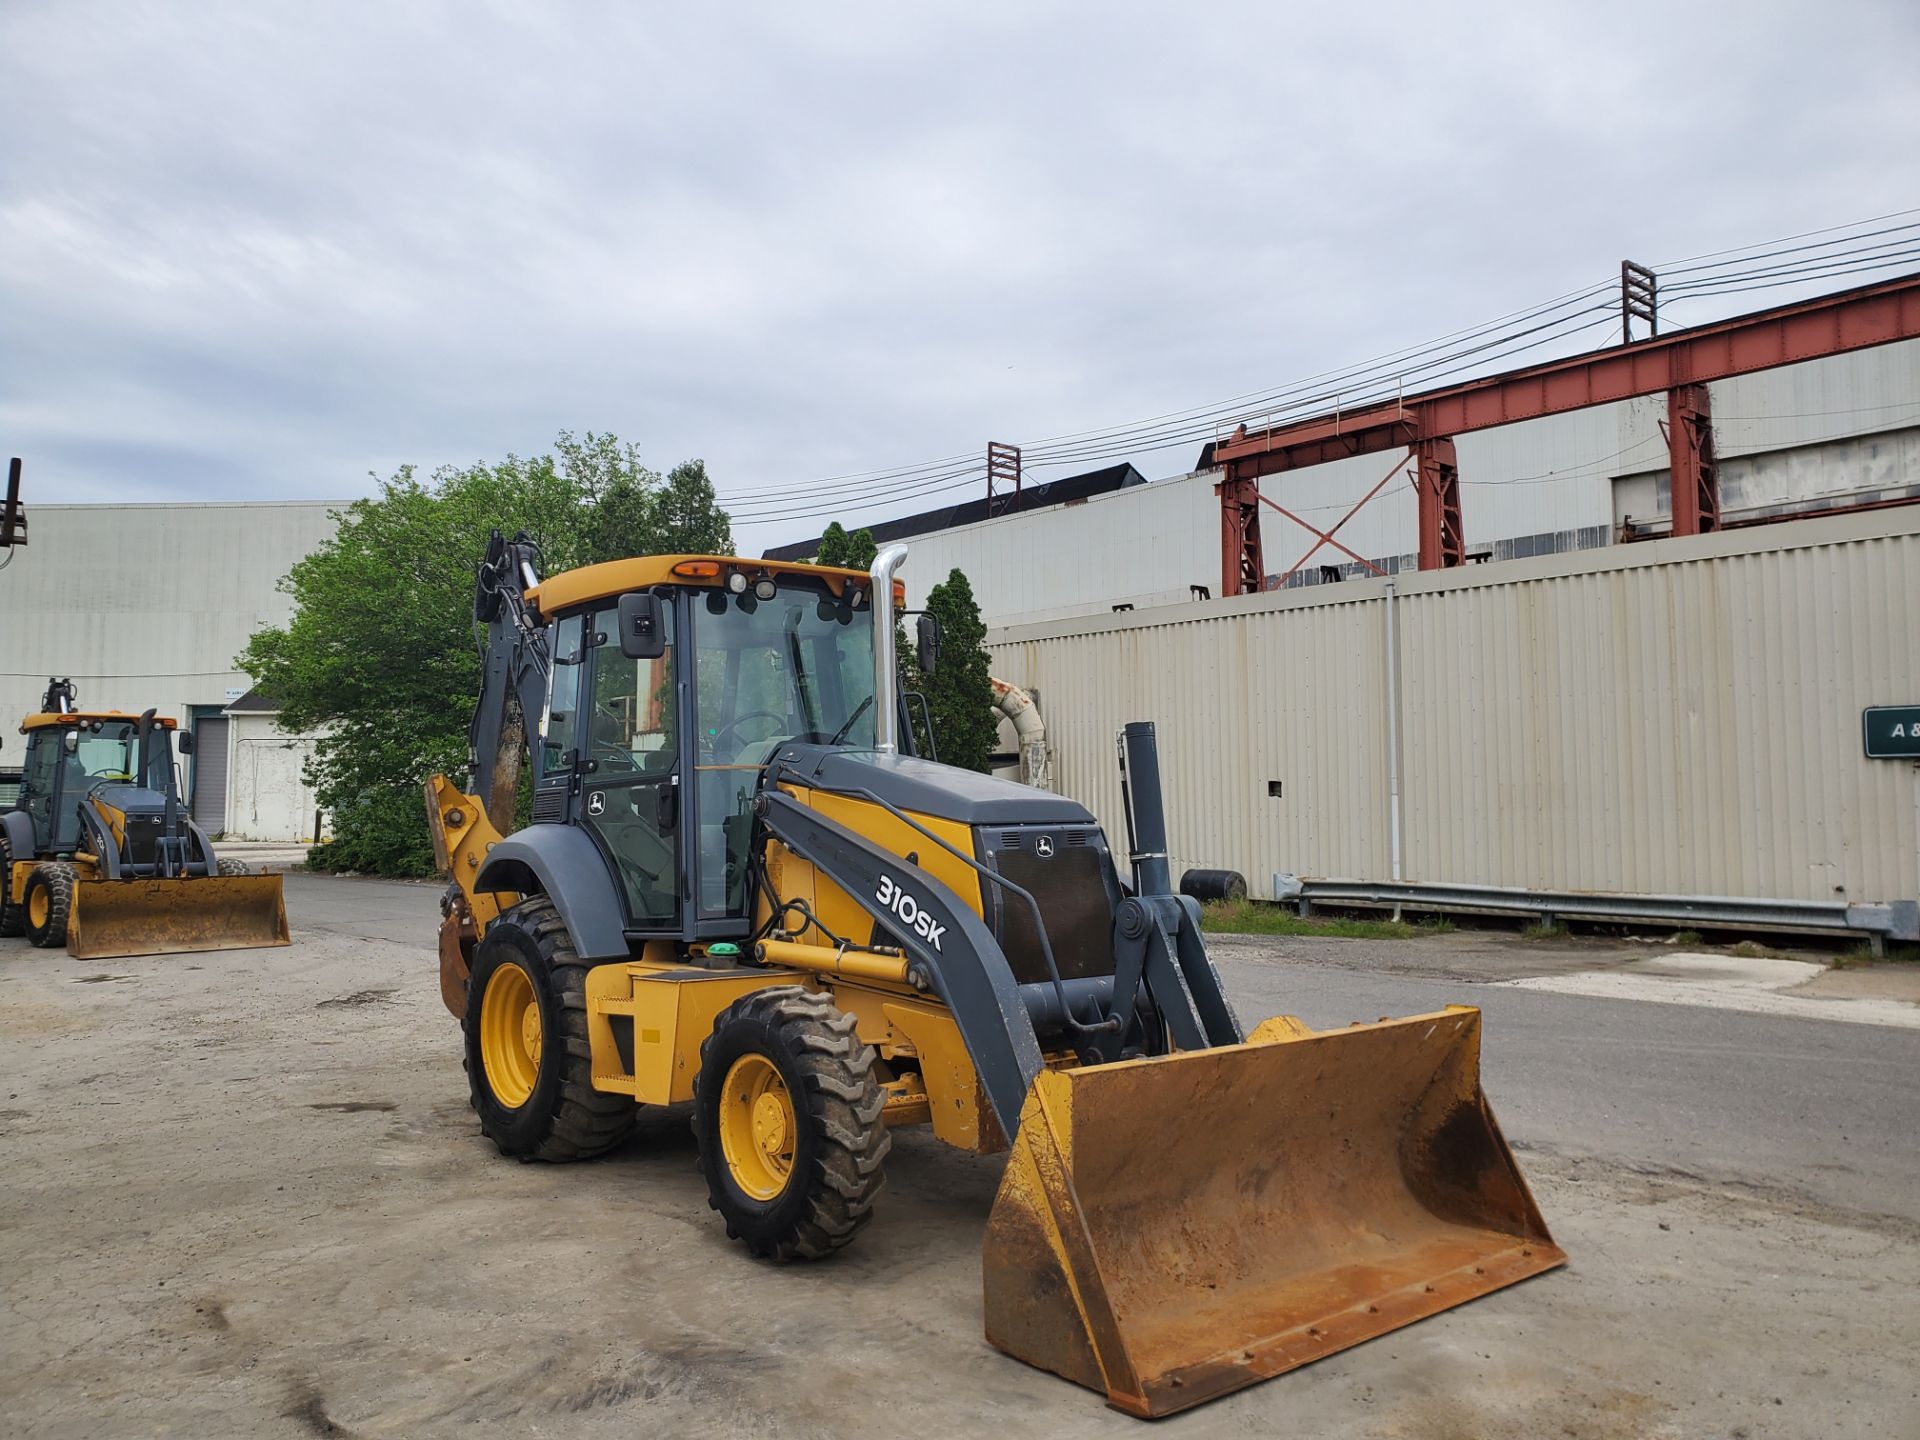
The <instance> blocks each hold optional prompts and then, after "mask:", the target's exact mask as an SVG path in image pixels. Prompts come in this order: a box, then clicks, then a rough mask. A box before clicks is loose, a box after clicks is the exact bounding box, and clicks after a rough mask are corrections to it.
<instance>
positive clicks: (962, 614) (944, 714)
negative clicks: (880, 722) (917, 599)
mask: <svg viewBox="0 0 1920 1440" xmlns="http://www.w3.org/2000/svg"><path fill="white" fill-rule="evenodd" d="M927 611H928V613H929V614H931V615H932V616H933V617H934V618H935V619H936V620H938V621H939V622H940V663H939V664H938V665H936V666H935V667H934V670H933V673H932V674H931V675H923V674H920V673H919V669H918V667H917V666H916V667H915V669H914V674H915V677H916V685H917V688H918V689H919V690H920V692H921V693H922V694H924V695H925V696H926V697H927V710H928V711H929V713H930V714H931V715H932V716H933V733H934V738H935V740H936V741H937V742H938V748H939V751H940V759H941V761H942V762H943V763H945V764H948V765H958V766H960V767H961V768H962V769H965V770H979V771H981V772H983V773H984V772H986V771H989V770H991V769H992V768H993V764H992V755H993V747H994V742H995V740H996V739H997V737H998V736H999V733H1000V722H999V719H998V717H997V716H996V715H995V713H994V709H993V684H992V681H991V679H990V678H989V668H988V667H989V665H990V663H991V662H990V660H989V657H988V655H987V652H986V649H985V648H984V646H983V645H982V644H981V642H982V641H983V640H985V639H986V638H987V627H986V624H985V623H984V622H983V621H982V620H981V619H980V605H979V602H978V601H976V600H975V599H974V598H973V586H972V585H971V584H970V583H968V580H967V577H966V575H965V574H964V573H963V572H962V571H960V570H951V571H949V572H948V573H947V578H946V580H945V581H944V582H942V583H941V584H939V585H936V586H934V587H933V589H931V590H929V591H928V592H927Z"/></svg>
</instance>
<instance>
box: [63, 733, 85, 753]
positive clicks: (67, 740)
mask: <svg viewBox="0 0 1920 1440" xmlns="http://www.w3.org/2000/svg"><path fill="white" fill-rule="evenodd" d="M60 748H61V749H62V750H64V751H66V752H67V754H69V755H78V754H79V753H80V732H79V731H78V730H62V731H61V732H60Z"/></svg>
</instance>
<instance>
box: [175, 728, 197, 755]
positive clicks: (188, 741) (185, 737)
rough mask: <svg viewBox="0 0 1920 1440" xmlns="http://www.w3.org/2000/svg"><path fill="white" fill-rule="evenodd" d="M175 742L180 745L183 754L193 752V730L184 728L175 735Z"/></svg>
mask: <svg viewBox="0 0 1920 1440" xmlns="http://www.w3.org/2000/svg"><path fill="white" fill-rule="evenodd" d="M175 743H176V744H177V745H178V746H179V748H180V753H181V754H182V755H191V754H193V732H192V731H191V730H182V731H181V732H180V733H179V734H178V735H177V736H176V737H175Z"/></svg>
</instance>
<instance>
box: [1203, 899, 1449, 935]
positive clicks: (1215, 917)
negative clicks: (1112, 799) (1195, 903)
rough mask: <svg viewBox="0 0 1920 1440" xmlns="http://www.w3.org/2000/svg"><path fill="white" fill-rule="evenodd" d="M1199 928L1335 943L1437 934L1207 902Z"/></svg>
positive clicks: (1432, 929)
mask: <svg viewBox="0 0 1920 1440" xmlns="http://www.w3.org/2000/svg"><path fill="white" fill-rule="evenodd" d="M1442 924H1443V925H1444V922H1442ZM1200 928H1201V929H1202V930H1204V931H1206V932H1207V933H1208V934H1210V935H1324V936H1329V937H1331V938H1333V939H1336V940H1411V939H1413V938H1414V937H1415V936H1417V935H1433V934H1438V933H1441V930H1440V927H1437V926H1430V925H1409V924H1407V923H1406V922H1404V921H1401V920H1350V919H1347V918H1346V917H1345V916H1340V915H1315V916H1312V917H1310V918H1308V919H1305V920H1303V919H1301V918H1300V917H1299V916H1298V915H1296V914H1294V913H1293V911H1291V910H1289V909H1287V908H1286V907H1285V906H1283V905H1268V904H1262V903H1260V902H1259V901H1257V900H1214V901H1211V902H1209V903H1208V904H1206V905H1204V906H1202V907H1201V910H1200ZM1444 928H1445V929H1447V930H1451V929H1452V928H1453V927H1452V926H1451V925H1445V927H1444Z"/></svg>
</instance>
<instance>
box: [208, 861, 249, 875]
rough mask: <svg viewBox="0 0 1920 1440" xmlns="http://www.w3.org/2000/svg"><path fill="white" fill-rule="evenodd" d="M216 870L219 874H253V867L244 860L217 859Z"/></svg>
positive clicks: (214, 865)
mask: <svg viewBox="0 0 1920 1440" xmlns="http://www.w3.org/2000/svg"><path fill="white" fill-rule="evenodd" d="M213 868H214V872H215V873H216V874H219V875H251V874H253V867H252V866H251V865H249V864H247V862H246V861H244V860H216V861H214V862H213Z"/></svg>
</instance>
